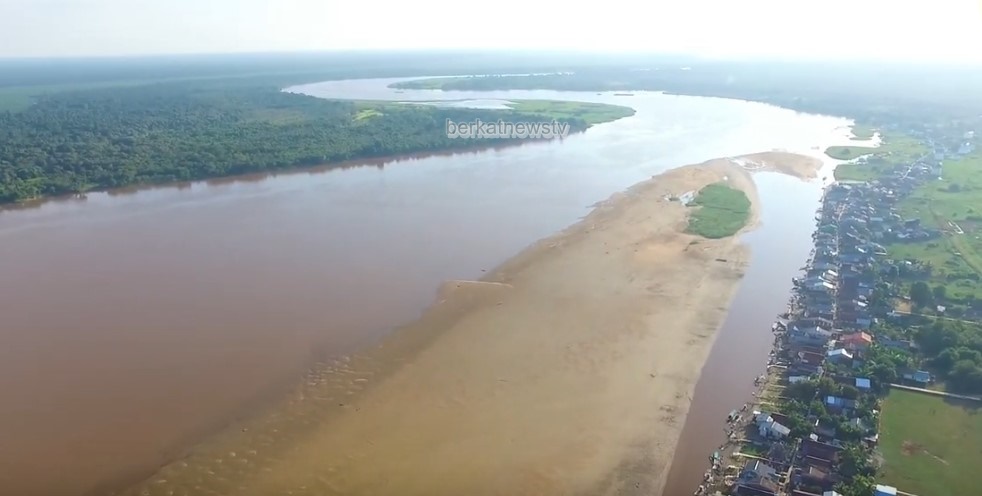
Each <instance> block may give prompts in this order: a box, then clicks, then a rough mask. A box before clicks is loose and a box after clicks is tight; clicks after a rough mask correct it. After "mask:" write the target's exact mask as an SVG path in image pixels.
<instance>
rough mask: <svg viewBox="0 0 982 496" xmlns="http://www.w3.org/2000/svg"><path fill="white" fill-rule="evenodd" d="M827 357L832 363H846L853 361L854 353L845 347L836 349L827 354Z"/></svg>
mask: <svg viewBox="0 0 982 496" xmlns="http://www.w3.org/2000/svg"><path fill="white" fill-rule="evenodd" d="M826 359H827V360H828V361H829V362H831V363H837V364H844V363H849V362H852V353H849V351H848V350H845V349H843V348H838V349H834V350H832V351H830V352H828V353H827V354H826Z"/></svg>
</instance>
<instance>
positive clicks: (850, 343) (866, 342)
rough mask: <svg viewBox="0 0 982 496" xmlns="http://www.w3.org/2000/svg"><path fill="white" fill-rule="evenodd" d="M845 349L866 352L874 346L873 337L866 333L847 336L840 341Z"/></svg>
mask: <svg viewBox="0 0 982 496" xmlns="http://www.w3.org/2000/svg"><path fill="white" fill-rule="evenodd" d="M839 343H840V345H842V347H843V348H845V349H847V350H850V351H865V350H866V349H867V348H869V347H870V345H872V344H873V336H870V335H869V334H868V333H865V332H855V333H852V334H846V335H845V336H842V339H840V340H839Z"/></svg>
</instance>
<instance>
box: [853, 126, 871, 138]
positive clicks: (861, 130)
mask: <svg viewBox="0 0 982 496" xmlns="http://www.w3.org/2000/svg"><path fill="white" fill-rule="evenodd" d="M874 135H876V129H874V128H873V127H870V126H867V125H865V124H853V126H852V139H854V140H858V141H862V140H868V139H872V138H873V136H874Z"/></svg>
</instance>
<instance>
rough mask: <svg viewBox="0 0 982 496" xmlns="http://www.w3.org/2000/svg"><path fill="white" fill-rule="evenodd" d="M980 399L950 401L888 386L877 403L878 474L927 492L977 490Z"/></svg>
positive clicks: (954, 494)
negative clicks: (879, 408)
mask: <svg viewBox="0 0 982 496" xmlns="http://www.w3.org/2000/svg"><path fill="white" fill-rule="evenodd" d="M980 446H982V404H975V405H971V404H969V403H966V404H964V405H956V404H954V403H951V402H949V401H945V400H942V399H941V398H938V397H935V396H931V395H928V394H922V393H915V392H910V391H900V390H893V391H891V392H890V394H889V396H887V398H886V400H885V401H884V404H883V413H882V418H881V420H880V447H879V451H880V453H881V455H882V456H883V461H884V464H883V467H882V469H881V474H880V478H881V479H882V480H883V481H884V482H886V483H888V484H892V485H895V486H896V487H897V488H898V489H900V490H902V491H905V492H908V493H913V494H918V495H929V496H963V495H966V494H977V493H978V488H979V483H978V480H977V479H976V477H977V476H978V468H979V467H982V450H980V449H979V447H980Z"/></svg>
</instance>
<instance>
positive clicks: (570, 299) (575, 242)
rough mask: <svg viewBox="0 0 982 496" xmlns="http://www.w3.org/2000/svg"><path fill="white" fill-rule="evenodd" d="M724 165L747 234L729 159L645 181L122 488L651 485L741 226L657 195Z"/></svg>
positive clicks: (728, 279) (684, 401)
mask: <svg viewBox="0 0 982 496" xmlns="http://www.w3.org/2000/svg"><path fill="white" fill-rule="evenodd" d="M791 157H799V158H797V159H795V160H791ZM747 159H749V160H751V161H757V162H759V163H761V164H763V167H762V168H763V169H767V170H775V169H776V170H778V171H781V172H786V173H792V174H794V175H798V176H800V177H814V176H815V170H814V169H817V167H816V166H815V162H817V161H816V160H815V159H812V158H810V157H801V156H792V155H790V154H773V153H771V154H755V155H751V156H748V157H747ZM788 163H792V164H798V165H794V166H791V167H787V166H786V165H787V164H788ZM802 164H805V165H802ZM782 165H784V166H783V167H782ZM720 180H726V181H727V182H729V183H730V184H731V186H735V187H738V189H741V190H743V191H744V192H745V193H747V196H748V197H749V198H750V199H751V202H752V208H753V215H752V219H751V221H750V223H748V225H747V226H746V227H745V228H744V229H743V231H741V232H745V231H746V230H749V229H752V228H753V227H754V226H755V225H756V223H757V222H758V219H759V215H758V213H759V200H758V199H757V197H756V196H757V195H756V188H755V186H754V183H753V181H752V180H751V178H750V172H748V171H747V170H745V168H743V167H741V166H740V165H738V164H737V163H735V162H734V161H733V160H732V159H716V160H711V161H708V162H705V163H703V164H697V165H690V166H685V167H681V168H677V169H673V170H671V171H668V172H666V173H663V174H661V175H659V176H655V177H654V178H652V179H649V180H646V181H644V182H642V183H639V184H637V185H635V186H634V187H631V188H629V189H628V190H626V191H624V192H622V193H616V194H614V195H613V196H611V197H610V198H609V199H608V200H606V201H603V202H601V203H598V204H597V205H596V206H595V208H594V209H593V211H592V212H591V213H590V214H589V215H587V216H586V217H585V218H584V219H582V220H581V221H580V222H577V223H576V224H574V225H573V226H570V227H568V228H567V229H565V230H563V231H561V232H560V233H558V234H556V235H553V236H550V237H548V238H545V239H543V240H540V241H538V242H536V243H534V244H533V245H531V246H530V247H528V248H527V249H525V250H523V251H522V252H521V253H520V254H518V255H516V256H515V257H513V258H511V259H509V260H508V261H507V262H505V263H504V264H502V265H501V266H499V267H498V268H497V269H495V270H494V271H492V272H491V273H489V275H488V276H487V277H485V278H483V279H482V280H481V281H452V282H448V283H446V284H445V285H444V286H443V288H442V289H441V291H440V294H439V297H438V301H437V302H436V303H435V304H434V305H433V306H432V307H431V308H430V309H429V310H427V311H426V313H425V314H424V315H423V317H422V318H421V319H420V320H419V321H417V322H415V323H413V324H410V325H409V326H406V327H405V328H403V329H401V330H399V331H397V332H395V333H393V335H391V336H390V337H389V338H385V339H383V340H382V342H381V343H380V344H379V345H378V346H377V347H375V348H374V349H371V350H367V351H366V352H364V353H363V354H358V355H355V356H352V357H349V358H347V359H342V360H338V361H335V362H334V363H333V364H331V365H328V366H326V367H323V368H320V369H318V370H314V371H312V372H311V374H310V375H309V376H308V379H307V381H306V382H305V384H304V385H303V386H301V387H300V388H299V389H298V390H297V391H295V392H294V394H293V395H291V396H292V399H290V400H289V401H287V402H286V404H285V405H283V406H282V407H280V408H277V409H275V410H274V411H273V412H272V413H271V414H269V415H265V416H264V418H260V419H255V420H254V421H251V422H246V423H245V424H243V425H242V426H236V428H234V429H229V432H226V433H224V434H223V435H220V436H219V437H218V439H215V440H211V441H210V442H206V443H204V444H203V445H201V446H198V447H196V448H195V449H194V450H192V452H191V454H190V455H189V456H188V457H186V458H184V459H182V460H178V461H176V462H173V463H171V464H169V465H167V466H165V467H164V468H163V469H161V470H160V471H159V472H158V474H157V475H155V476H154V477H152V478H151V479H149V480H148V481H147V482H146V483H145V484H146V485H140V486H138V487H136V488H133V489H132V491H128V492H125V493H123V494H138V493H139V492H140V490H141V488H142V487H158V488H161V489H163V487H160V486H168V485H172V484H173V485H176V486H178V487H184V485H185V484H186V483H187V482H188V481H189V480H190V479H189V477H192V478H193V476H194V473H196V472H197V473H200V471H202V470H207V471H214V470H213V469H216V468H218V467H220V468H221V470H223V471H225V472H222V473H219V477H218V478H219V479H222V480H225V479H226V477H225V476H227V478H228V479H230V478H233V477H234V478H236V479H237V482H239V483H241V484H244V487H241V486H240V487H236V488H235V490H234V491H231V490H227V491H225V492H226V493H235V494H268V493H272V492H277V491H282V490H286V489H289V488H297V487H301V486H302V487H304V488H305V491H306V490H307V489H308V488H309V490H310V491H311V492H310V494H334V493H336V494H351V493H356V494H361V493H382V494H387V493H393V492H395V493H399V494H455V493H460V492H461V491H463V492H467V493H471V494H478V493H482V494H483V493H486V494H500V493H509V494H568V493H589V494H594V493H597V492H601V493H603V492H608V491H620V492H623V493H627V494H634V493H637V494H641V493H652V492H655V493H658V492H661V490H662V487H663V485H664V483H665V478H666V476H667V474H668V470H669V468H670V467H671V461H672V452H673V451H674V448H675V445H676V443H677V442H678V440H679V436H680V434H681V430H682V426H683V425H684V420H685V416H686V413H687V411H688V407H689V405H690V403H691V401H690V399H691V395H692V392H693V389H694V387H695V384H696V381H697V380H698V378H699V375H700V372H701V370H702V366H703V364H704V362H705V360H706V358H707V357H708V355H709V352H710V350H711V348H712V344H713V342H714V341H715V338H716V336H717V335H718V331H719V328H720V325H721V324H722V321H723V318H724V317H725V315H726V313H727V310H728V306H729V302H730V301H731V300H732V297H733V295H734V293H735V291H736V289H737V288H738V286H739V282H740V280H741V277H742V275H743V272H744V270H745V268H746V265H747V263H748V254H749V248H748V247H747V246H746V245H745V244H743V243H742V242H741V241H740V240H739V235H737V236H733V237H729V238H724V239H720V240H708V239H703V238H698V237H696V236H693V235H688V234H685V233H684V232H683V231H684V228H685V223H686V218H687V211H686V208H687V207H684V206H683V205H681V204H680V203H679V202H677V201H676V202H673V201H670V200H669V199H668V198H669V197H670V196H674V195H679V194H682V193H685V192H689V191H695V190H698V189H699V188H701V187H702V186H705V185H706V184H710V183H712V182H717V181H720ZM722 295H728V296H727V297H726V298H721V296H722ZM721 303H722V304H721ZM665 328H669V329H671V330H672V331H674V332H668V333H666V332H659V330H660V329H665ZM700 357H701V358H700ZM652 362H654V363H652ZM229 453H231V455H229ZM216 457H217V458H216ZM229 458H235V460H234V461H235V462H236V468H235V470H234V471H232V472H229V470H230V469H229V468H228V467H230V463H228V462H229V461H233V460H229ZM209 467H211V468H209ZM447 467H453V469H448V468H447ZM223 474H224V476H223ZM390 478H391V479H390ZM161 481H162V482H161ZM182 481H183V482H182ZM229 482H231V481H229ZM475 487H477V488H481V489H480V490H479V491H478V493H475ZM215 489H216V490H219V491H221V489H220V488H218V487H216V488H215ZM228 489H232V488H231V487H229V488H228Z"/></svg>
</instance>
